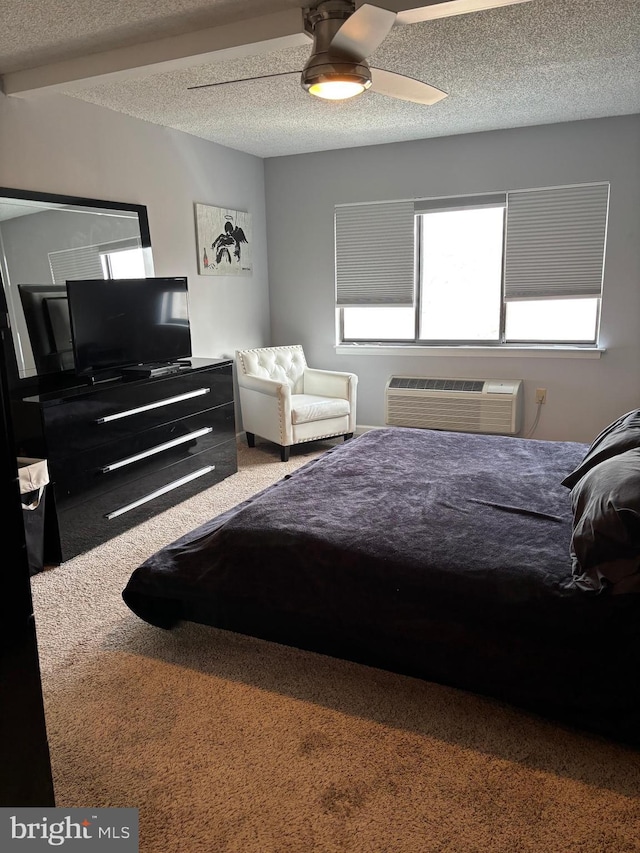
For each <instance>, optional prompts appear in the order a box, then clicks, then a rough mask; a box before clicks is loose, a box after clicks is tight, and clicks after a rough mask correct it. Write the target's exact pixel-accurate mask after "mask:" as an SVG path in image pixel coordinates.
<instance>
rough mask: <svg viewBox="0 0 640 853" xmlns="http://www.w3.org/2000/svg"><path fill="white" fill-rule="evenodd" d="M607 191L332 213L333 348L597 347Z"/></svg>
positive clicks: (598, 187)
mask: <svg viewBox="0 0 640 853" xmlns="http://www.w3.org/2000/svg"><path fill="white" fill-rule="evenodd" d="M608 199H609V185H608V184H604V183H602V184H583V185H577V186H570V187H552V188H547V189H543V190H528V191H518V192H507V193H500V194H486V195H481V196H475V197H464V198H461V197H456V198H445V199H424V200H416V201H401V202H380V203H375V204H354V205H341V206H338V207H336V219H335V228H336V307H337V311H338V321H339V330H340V341H341V342H371V343H398V344H403V343H404V344H406V343H412V344H414V345H415V344H417V345H433V346H438V345H444V344H448V345H453V346H455V345H473V344H476V345H488V346H509V345H517V344H548V345H553V344H584V345H594V344H595V343H596V342H597V333H598V322H599V316H600V300H601V295H602V278H603V269H604V252H605V240H606V225H607V212H608Z"/></svg>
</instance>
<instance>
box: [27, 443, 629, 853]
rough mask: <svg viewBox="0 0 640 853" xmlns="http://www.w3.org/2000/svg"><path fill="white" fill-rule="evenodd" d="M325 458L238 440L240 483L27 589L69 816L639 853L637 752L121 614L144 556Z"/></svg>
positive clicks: (160, 851)
mask: <svg viewBox="0 0 640 853" xmlns="http://www.w3.org/2000/svg"><path fill="white" fill-rule="evenodd" d="M329 445H330V443H324V444H319V445H314V446H313V447H311V446H307V447H306V448H304V449H302V450H298V452H296V453H292V458H291V461H290V462H289V463H286V464H283V463H281V462H280V461H279V457H278V455H277V450H276V449H275V448H272V447H270V446H269V445H263V444H258V447H257V448H256V449H255V450H252V451H249V450H248V449H247V448H246V447H245V446H244V445H243V444H240V465H241V469H240V471H239V472H238V473H237V474H236V475H234V476H233V477H230V478H229V479H228V480H226V481H225V482H223V483H221V484H219V485H217V486H215V487H213V488H212V489H210V490H209V491H208V492H206V493H204V494H203V495H199V496H197V497H195V498H192V499H191V500H189V501H186V502H185V503H183V504H182V505H180V506H178V507H176V508H174V509H172V510H170V511H168V512H166V513H163V514H162V515H160V516H158V517H156V518H155V519H153V520H151V521H149V522H147V523H146V524H144V525H141V526H140V527H138V528H136V529H135V530H132V531H129V532H128V533H126V534H123V535H122V536H120V537H118V538H117V539H114V540H113V541H111V542H109V543H107V544H106V545H104V546H101V547H100V548H97V549H95V550H94V551H92V552H90V553H88V554H85V555H82V556H80V557H76V558H75V559H73V560H70V561H69V562H67V563H65V564H63V565H61V566H58V567H56V568H54V569H51V570H47V571H45V572H43V573H42V574H40V575H36V576H35V577H34V578H33V580H32V588H33V595H34V605H35V612H36V623H37V630H38V638H39V646H40V657H41V665H42V676H43V684H44V693H45V704H46V714H47V726H48V733H49V741H50V748H51V758H52V764H53V773H54V782H55V788H56V800H57V804H58V805H59V806H64V807H73V806H93V807H106V806H136V807H138V808H139V809H140V826H141V832H140V850H141V851H142V853H178V851H179V853H192V851H193V852H194V853H195V851H198V853H199V851H203V853H204V852H205V851H206V853H222V851H225V853H227V851H228V853H312V852H313V853H316V852H317V853H338V851H340V852H342V851H353V852H354V853H356V852H357V853H432V852H433V853H436V851H437V853H487V852H488V851H491V853H494V851H495V853H525V851H526V853H529V851H530V853H631V851H640V800H639V794H640V753H638V752H634V751H632V750H628V749H625V748H624V747H621V746H619V745H615V744H612V743H608V742H605V741H603V740H600V739H598V738H595V737H592V736H589V735H586V734H581V733H577V732H573V731H570V730H567V729H563V728H560V727H557V726H555V725H553V724H551V723H549V722H545V721H543V720H540V719H537V718H535V717H533V716H530V715H527V714H525V713H523V712H520V711H517V710H515V709H513V708H509V707H506V706H504V705H501V704H500V703H497V702H493V701H492V700H489V699H485V698H480V697H477V696H474V695H471V694H466V693H464V692H461V691H456V690H453V689H450V688H445V687H441V686H438V685H435V684H430V683H427V682H422V681H419V680H417V679H411V678H406V677H402V676H397V675H394V674H392V673H387V672H383V671H380V670H376V669H371V668H368V667H364V666H359V665H355V664H351V663H347V662H344V661H339V660H335V659H332V658H328V657H323V656H321V655H315V654H312V653H309V652H302V651H298V650H295V649H291V648H287V647H284V646H278V645H276V644H272V643H267V642H264V641H261V640H257V639H253V638H249V637H244V636H240V635H237V634H232V633H229V632H224V631H219V630H216V629H213V628H207V627H204V626H198V625H193V624H185V625H182V626H180V627H179V628H177V629H175V630H173V631H170V632H165V631H161V630H159V629H157V628H153V627H151V626H150V625H148V624H146V623H145V622H142V621H141V620H139V619H138V618H137V617H136V616H134V614H133V613H131V612H130V611H129V610H128V608H127V607H126V606H125V605H124V603H123V602H122V599H121V591H122V588H123V587H124V585H125V584H126V582H127V580H128V577H129V575H130V573H131V572H132V571H133V569H134V568H135V567H136V566H137V565H138V564H139V563H140V562H141V561H142V560H143V559H144V558H145V557H146V556H147V555H149V554H150V553H152V552H154V551H156V550H158V548H160V547H161V546H162V545H163V544H165V543H167V542H169V541H172V540H173V539H175V538H177V536H179V535H180V534H182V533H183V532H185V531H186V530H188V529H191V528H192V527H195V526H196V525H198V524H200V523H201V522H203V521H205V520H206V519H207V518H209V517H211V516H213V515H215V514H217V513H219V512H221V511H223V510H225V509H227V508H228V507H230V506H232V505H233V504H235V503H237V502H238V501H239V500H241V499H243V498H244V497H245V496H248V495H250V494H252V493H254V492H255V491H257V490H259V489H261V488H263V487H264V486H266V485H268V484H269V483H270V482H272V481H274V480H275V479H278V478H280V477H281V476H283V475H284V474H285V473H286V472H287V471H289V470H293V469H294V468H296V467H297V466H298V465H300V464H301V463H302V462H304V461H306V460H307V459H309V458H311V456H313V455H314V453H317V452H319V451H321V450H323V449H326V448H327V447H328V446H329ZM636 676H637V674H636Z"/></svg>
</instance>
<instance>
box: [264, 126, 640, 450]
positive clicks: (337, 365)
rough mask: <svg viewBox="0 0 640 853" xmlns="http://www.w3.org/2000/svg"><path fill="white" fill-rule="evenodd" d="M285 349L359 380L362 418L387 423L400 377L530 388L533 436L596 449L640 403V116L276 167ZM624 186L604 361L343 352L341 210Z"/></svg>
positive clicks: (278, 340)
mask: <svg viewBox="0 0 640 853" xmlns="http://www.w3.org/2000/svg"><path fill="white" fill-rule="evenodd" d="M265 175H266V198H267V236H268V243H269V280H270V301H271V317H272V336H271V337H272V343H274V344H285V343H302V344H303V345H304V346H305V350H306V352H307V359H308V361H309V363H310V364H312V365H313V366H315V367H327V368H332V369H340V370H353V371H354V372H356V373H357V374H358V376H359V386H358V395H359V401H358V417H357V420H358V423H359V424H367V425H382V424H383V423H384V386H385V383H386V381H387V379H388V377H389V375H391V374H392V373H402V372H407V373H411V374H417V375H426V376H446V377H461V378H462V377H469V378H485V377H488V378H498V379H499V378H504V379H509V378H513V379H524V380H525V394H526V396H525V431H526V430H527V429H528V428H529V427H530V426H531V424H532V423H533V419H534V416H535V403H534V395H535V389H536V388H537V387H545V388H546V389H547V403H546V404H545V406H544V407H543V408H542V413H541V419H540V423H539V426H538V429H537V430H536V432H535V434H534V437H535V438H549V439H554V440H573V441H585V442H589V441H591V440H592V438H593V437H594V436H595V435H596V434H597V433H598V432H599V431H600V429H601V428H602V427H603V426H605V425H606V424H607V423H609V422H610V421H611V420H613V418H615V417H617V416H618V415H620V414H623V413H624V412H627V411H629V410H630V409H633V408H637V407H638V406H640V116H626V117H620V118H612V119H599V120H594V121H584V122H573V123H570V124H557V125H546V126H541V127H530V128H522V129H516V130H506V131H495V132H488V133H478V134H469V135H460V136H454V137H446V138H437V139H430V140H421V141H416V142H406V143H397V144H392V145H378V146H369V147H364V148H357V149H347V150H344V151H330V152H321V153H316V154H307V155H298V156H291V157H281V158H273V159H270V160H267V161H265ZM589 181H610V182H611V202H610V218H609V235H608V244H607V258H606V273H605V283H604V298H603V305H602V319H601V342H602V343H603V344H604V345H605V346H606V347H607V352H606V353H604V354H603V355H602V357H601V358H600V359H594V360H592V359H589V360H585V359H575V358H570V359H568V358H555V357H553V358H524V357H506V358H505V357H486V356H482V357H473V358H471V357H442V356H434V355H422V356H418V357H407V356H388V355H387V356H385V355H379V356H378V355H376V356H355V355H348V356H347V355H337V354H336V353H335V350H334V344H335V320H334V266H333V263H334V248H333V207H334V205H335V204H338V203H341V202H357V201H373V200H383V199H396V198H414V197H428V196H441V195H449V194H450V195H457V194H464V193H469V194H472V193H481V192H490V191H499V190H507V189H519V188H528V187H542V186H553V185H561V184H571V183H581V182H589Z"/></svg>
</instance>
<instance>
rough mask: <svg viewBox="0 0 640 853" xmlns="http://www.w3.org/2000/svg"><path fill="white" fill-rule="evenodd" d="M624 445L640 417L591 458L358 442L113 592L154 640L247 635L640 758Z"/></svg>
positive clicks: (367, 436) (639, 536)
mask: <svg viewBox="0 0 640 853" xmlns="http://www.w3.org/2000/svg"><path fill="white" fill-rule="evenodd" d="M638 448H640V410H638V411H636V412H630V413H627V414H626V415H625V416H623V417H621V418H619V419H618V420H617V421H615V422H614V423H613V424H611V425H610V426H609V427H607V430H604V431H603V432H602V433H601V434H600V436H598V437H597V438H596V439H595V440H594V442H593V443H592V445H590V446H589V445H586V444H581V443H576V442H562V441H559V442H553V441H536V440H531V439H522V438H514V437H506V436H496V435H476V434H465V433H454V432H444V431H432V430H419V429H405V428H399V427H393V428H383V429H377V430H371V431H368V432H366V433H364V434H362V435H360V436H358V437H357V438H354V439H352V440H350V441H348V442H345V443H344V444H341V445H336V446H335V447H333V448H331V449H330V450H328V451H326V452H325V453H323V454H322V455H320V456H319V457H317V458H315V459H314V460H312V461H310V462H307V463H306V464H304V465H303V466H302V467H301V468H299V469H298V470H297V471H295V472H294V473H293V474H291V475H287V476H286V477H284V478H283V479H282V480H280V481H279V482H277V483H275V484H274V485H272V486H270V487H269V488H267V489H265V490H264V491H262V492H260V493H259V494H257V495H255V496H254V497H252V498H250V499H248V500H246V501H244V502H242V503H240V504H239V505H238V506H236V507H235V508H233V509H231V510H229V511H228V512H225V513H223V514H222V515H220V516H218V517H216V518H214V519H212V520H211V521H209V522H207V523H205V524H203V525H202V526H200V527H198V528H197V529H195V530H193V531H192V532H190V533H188V534H187V535H185V536H182V537H181V538H180V539H178V540H177V541H176V542H174V543H172V544H170V545H168V546H166V547H164V548H162V549H161V550H160V551H158V553H156V554H154V555H153V556H151V557H150V558H149V559H147V560H146V561H145V562H144V563H143V564H142V565H141V566H139V567H138V568H137V569H136V570H135V571H134V572H133V574H132V575H131V577H130V579H129V581H128V583H127V585H126V588H125V589H124V591H123V598H124V601H125V602H126V604H127V605H128V606H129V608H130V609H131V610H132V611H133V612H134V613H135V614H136V615H137V616H139V617H140V618H141V619H143V620H145V621H147V622H149V623H150V624H152V625H155V626H157V627H160V628H164V629H170V628H172V627H173V626H175V625H177V624H178V623H179V622H180V621H182V620H188V621H194V622H199V623H204V624H207V625H213V626H216V627H219V628H223V629H228V630H232V631H236V632H239V633H244V634H249V635H253V636H257V637H262V638H265V639H267V640H271V641H275V642H279V643H285V644H287V645H292V646H295V647H298V648H304V649H310V650H313V651H317V652H320V653H323V654H329V655H333V656H336V657H341V658H345V659H349V660H353V661H357V662H360V663H364V664H367V665H370V666H376V667H382V668H385V669H390V670H392V671H395V672H399V673H403V674H407V675H411V676H414V677H419V678H424V679H427V680H430V681H435V682H439V683H442V684H446V685H451V686H454V687H457V688H461V689H464V690H469V691H473V692H477V693H481V694H485V695H489V696H492V697H495V698H497V699H499V700H502V701H506V702H508V703H510V704H514V705H516V706H519V707H522V708H525V709H527V710H530V711H533V712H534V713H539V714H542V715H544V716H546V717H550V718H552V719H554V720H557V721H559V722H561V723H567V724H569V725H572V726H577V727H579V728H583V729H587V730H589V731H592V732H595V733H598V734H601V735H605V736H607V737H612V738H615V739H617V740H621V741H624V742H626V743H629V744H633V745H635V746H637V745H640V724H639V722H640V716H639V711H640V702H639V701H638V700H639V691H638V677H639V675H638V674H639V673H640V666H639V664H640V619H639V618H638V617H639V616H640V525H639V518H640V513H639V510H640V507H639V506H638V503H639V502H640V488H639V484H640V480H639V478H638V471H640V450H639V449H638ZM621 463H622V464H621ZM616 466H617V467H616ZM625 466H626V467H625ZM634 478H635V479H634ZM606 489H609V492H608V494H607V495H606V496H604V497H603V495H601V494H599V490H600V491H601V492H604V491H606ZM611 490H613V492H615V497H614V499H612V498H611ZM620 494H622V495H623V497H622V498H621V497H620ZM621 501H626V502H627V504H631V505H633V506H631V509H630V511H629V512H626V511H627V509H629V507H627V506H626V505H625V506H624V507H623V508H622V509H624V512H623V511H622V509H621V507H620V504H621ZM634 502H635V503H634ZM612 507H613V508H612ZM594 518H595V520H594Z"/></svg>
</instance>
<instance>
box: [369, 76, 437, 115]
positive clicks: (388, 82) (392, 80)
mask: <svg viewBox="0 0 640 853" xmlns="http://www.w3.org/2000/svg"><path fill="white" fill-rule="evenodd" d="M369 91H370V92H377V93H378V94H380V95H389V97H390V98H400V100H402V101H413V103H416V104H427V105H429V106H431V104H436V103H437V102H438V101H441V100H442V99H443V98H446V97H447V93H446V92H443V91H441V90H440V89H436V87H435V86H430V85H429V84H428V83H423V82H422V81H421V80H416V79H415V78H413V77H406V76H405V75H404V74H395V73H394V72H393V71H384V70H383V69H382V68H372V69H371V88H370V89H369Z"/></svg>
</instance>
